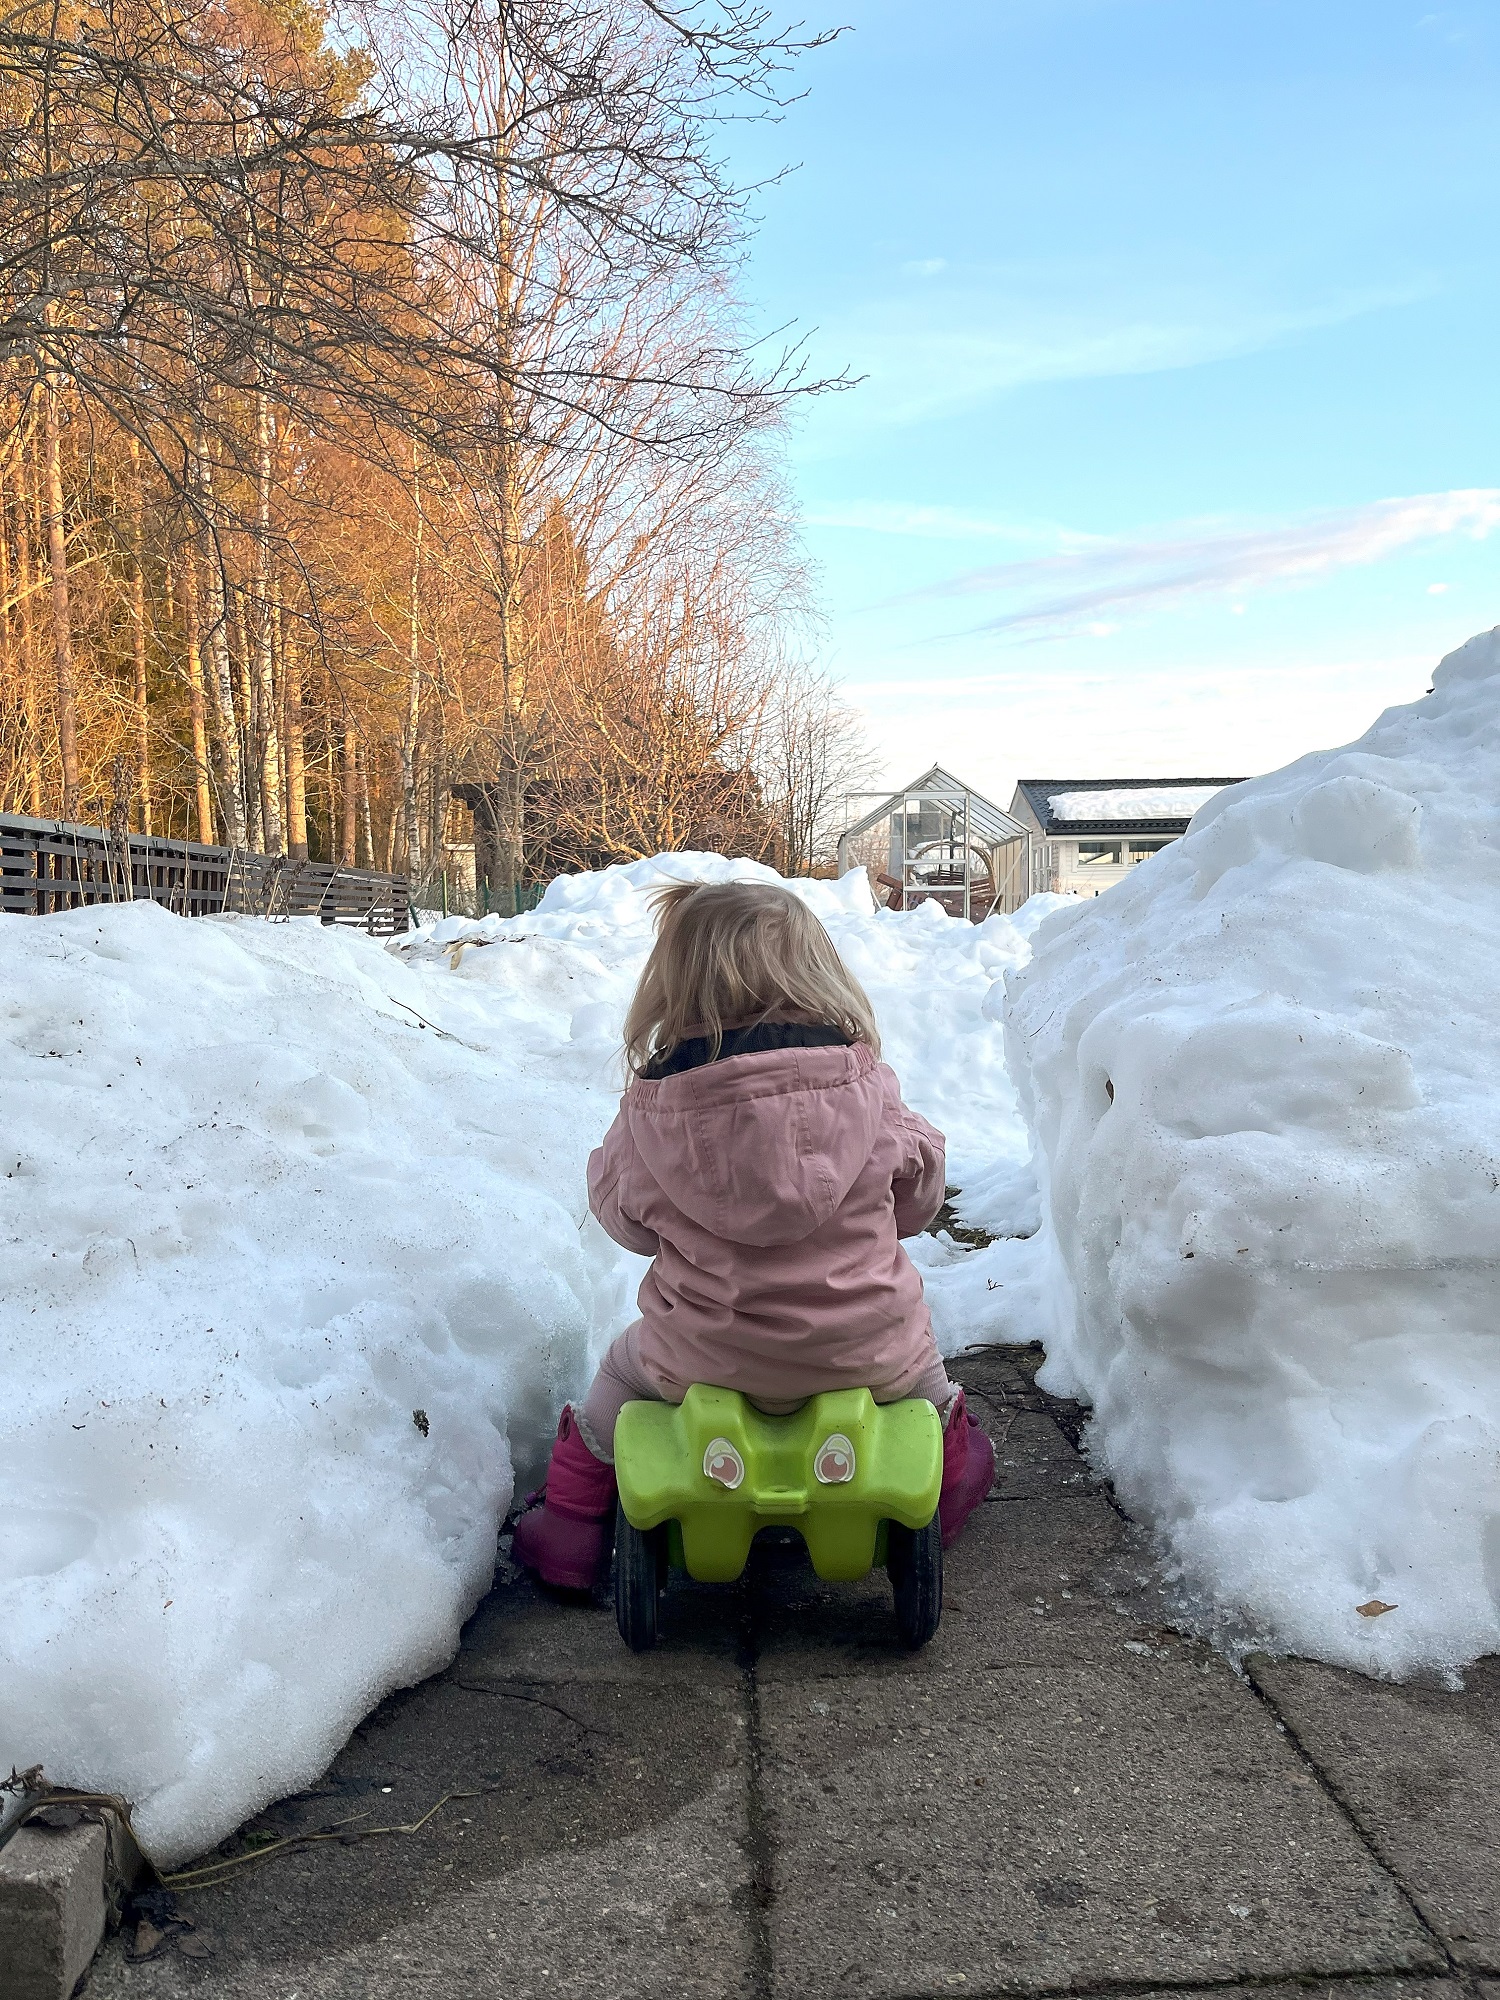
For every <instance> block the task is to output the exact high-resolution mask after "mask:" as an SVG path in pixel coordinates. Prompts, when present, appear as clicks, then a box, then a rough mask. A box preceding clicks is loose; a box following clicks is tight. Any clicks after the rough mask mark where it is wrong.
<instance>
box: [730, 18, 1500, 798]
mask: <svg viewBox="0 0 1500 2000" xmlns="http://www.w3.org/2000/svg"><path fill="white" fill-rule="evenodd" d="M841 18H844V19H847V20H848V21H849V22H850V24H851V28H852V32H851V33H849V34H847V35H845V36H843V37H842V38H840V40H839V41H838V42H837V43H836V44H834V45H833V46H832V47H830V48H828V49H826V50H823V51H821V52H819V53H818V54H816V55H815V56H813V57H812V58H810V59H809V60H808V62H807V64H806V76H805V80H806V82H807V83H808V85H809V86H810V90H809V95H808V96H807V98H806V99H805V100H804V101H803V102H801V103H799V104H798V105H796V106H795V107H793V108H792V110H791V111H790V112H789V114H788V116H787V117H786V119H785V120H784V122H783V123H782V124H780V125H779V126H777V127H774V128H770V129H762V130H760V131H757V132H753V133H751V134H748V135H746V136H745V137H743V138H742V140H741V141H740V142H739V150H740V152H741V154H742V159H741V164H742V165H743V164H744V163H745V161H746V160H748V161H750V162H751V163H758V162H762V161H764V162H771V161H775V160H781V159H785V160H789V161H796V162H799V163H800V166H799V170H798V171H797V172H796V173H795V174H793V175H792V176H790V177H789V179H788V180H787V181H786V182H784V183H783V184H782V185H781V186H779V187H777V188H775V189H772V190H769V191H767V192H766V193H765V194H764V195H763V196H762V197H761V199H760V209H761V213H762V216H763V221H762V225H761V229H760V232H759V235H758V237H757V239H756V243H755V247H754V251H753V255H752V258H751V262H750V265H749V268H748V272H747V280H748V285H749V289H750V292H751V296H752V298H753V300H754V302H755V305H756V308H757V310H758V312H760V313H761V314H762V315H764V316H766V318H767V319H768V320H775V321H779V320H795V321H796V322H798V324H799V325H800V326H802V327H803V328H806V329H811V352H812V356H813V360H814V362H815V364H816V366H817V367H818V368H819V369H820V370H824V371H831V370H835V369H837V368H839V367H842V366H844V365H846V364H847V365H848V366H849V368H850V369H851V371H852V372H854V373H857V374H861V375H863V376H864V377H865V378H866V379H865V380H864V381H863V383H862V384H861V385H860V386H859V387H858V388H855V389H852V390H850V391H848V392H846V393H844V394H842V395H838V396H832V397H829V398H827V399H825V400H823V401H821V402H820V403H818V404H816V405H815V406H813V407H812V408H810V409H809V410H808V411H806V412H805V413H804V415H803V416H802V418H801V419H800V421H799V423H798V426H797V430H796V435H795V440H794V446H793V471H794V479H795V486H796V492H797V497H798V502H799V505H800V507H801V509H802V513H803V518H804V522H805V532H806V539H807V544H808V547H809V550H810V552H811V553H812V555H813V557H814V558H815V560H816V562H817V564H818V566H819V568H820V570H821V574H822V583H823V597H824V603H825V606H826V609H827V612H828V617H829V626H828V647H827V657H828V659H829V661H830V663H831V665H832V666H833V668H834V669H835V671H836V672H837V673H838V674H839V675H840V676H841V677H842V679H843V680H844V681H845V683H846V685H847V686H848V688H849V690H850V692H851V694H852V695H853V696H854V697H855V699H857V700H858V701H859V703H860V704H861V705H862V706H863V707H864V708H865V709H866V711H867V713H868V714H869V717H870V721H871V728H872V734H873V736H874V739H875V741H876V744H877V746H878V748H879V750H880V752H881V754H882V756H883V757H884V759H885V763H886V775H887V776H888V777H889V778H890V779H891V780H892V781H894V782H899V781H900V780H901V779H903V778H905V777H907V776H910V775H913V774H914V773H915V772H916V771H917V770H919V769H921V768H922V766H923V765H924V764H925V763H927V762H929V761H931V759H932V758H934V757H936V758H940V759H941V760H942V761H944V762H945V763H948V764H950V765H951V766H952V767H954V768H955V769H957V770H958V771H959V772H960V773H961V774H962V775H964V776H966V777H967V778H969V779H970V781H971V782H973V783H975V784H978V785H980V786H982V787H984V788H986V789H990V788H993V789H995V790H996V791H998V792H1001V793H1004V794H1007V795H1008V788H1009V785H1010V783H1011V781H1012V780H1013V779H1014V778H1015V777H1016V776H1017V775H1027V776H1030V775H1041V776H1062V777H1086V776H1113V775H1115V774H1117V773H1119V774H1135V773H1141V774H1143V775H1173V774H1192V775H1197V774H1203V775H1220V774H1226V775H1227V774H1238V773H1240V772H1247V773H1248V772H1253V771H1258V770H1264V769H1269V768H1273V767H1274V766H1276V765H1278V764H1281V763H1284V762H1286V761H1287V760H1289V759H1290V758H1292V757H1294V756H1298V755H1300V754H1302V752H1304V751H1306V750H1311V749H1316V748H1319V747H1322V746H1324V745H1327V744H1331V743H1338V742H1341V741H1344V740H1346V739H1347V738H1349V737H1350V736H1352V735H1355V734H1357V733H1359V732H1361V731H1362V730H1363V729H1365V728H1366V727H1367V726H1368V725H1369V723H1370V722H1371V721H1372V720H1373V719H1374V717H1375V715H1376V714H1377V713H1378V712H1379V711H1380V709H1382V708H1383V707H1386V706H1387V705H1389V704H1390V703H1391V702H1393V701H1405V700H1410V699H1412V698H1414V697H1415V696H1417V695H1420V694H1421V693H1422V691H1423V690H1424V689H1425V688H1426V686H1427V685H1428V681H1429V678H1430V669H1431V667H1432V665H1433V663H1434V662H1435V661H1436V659H1437V658H1438V657H1439V656H1440V655H1441V653H1443V652H1444V651H1446V650H1448V649H1449V648H1451V647H1452V646H1454V645H1456V644H1458V643H1459V642H1461V641H1462V640H1463V639H1465V638H1466V637H1468V636H1469V634H1471V633H1472V632H1475V631H1478V630H1481V629H1483V628H1486V627H1488V626H1490V625H1493V624H1495V623H1497V622H1500V574H1497V556H1500V394H1497V389H1496V376H1497V370H1500V339H1497V331H1496V330H1497V328H1500V269H1497V260H1496V249H1497V245H1500V118H1497V116H1496V111H1495V106H1496V102H1497V85H1500V5H1497V4H1496V0H1485V4H1483V5H1475V4H1461V5H1457V6H1452V7H1446V8H1440V9H1437V10H1426V9H1424V8H1423V7H1422V6H1421V5H1418V4H1413V5H1407V6H1397V5H1393V4H1389V0H1296V4H1292V0H988V4H977V0H929V4H926V5H924V6H920V7H919V6H917V5H914V4H910V0H905V4H896V0H852V4H847V0H846V4H845V6H844V8H843V9H842V14H841Z"/></svg>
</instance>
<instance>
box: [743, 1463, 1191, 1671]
mask: <svg viewBox="0 0 1500 2000" xmlns="http://www.w3.org/2000/svg"><path fill="white" fill-rule="evenodd" d="M755 1557H756V1559H755V1561H754V1563H753V1564H752V1567H751V1571H750V1579H749V1587H750V1593H751V1607H752V1611H751V1615H752V1620H753V1624H754V1630H755V1635H756V1646H757V1658H756V1672H757V1674H758V1675H759V1676H760V1677H762V1678H763V1679H766V1680H770V1681H776V1680H785V1679H800V1678H804V1677H807V1676H815V1677H816V1676H823V1675H836V1674H861V1675H864V1674H873V1675H876V1676H889V1675H897V1676H901V1677H905V1678H911V1677H915V1678H919V1679H931V1678H932V1677H934V1676H935V1675H941V1674H944V1673H947V1672H951V1671H955V1670H967V1669H971V1668H978V1667H982V1666H988V1667H998V1666H1021V1665H1025V1664H1026V1663H1028V1662H1032V1661H1043V1660H1056V1661H1058V1662H1060V1663H1066V1662H1069V1661H1078V1660H1081V1659H1114V1658H1116V1657H1118V1656H1119V1655H1120V1654H1121V1653H1122V1652H1129V1651H1134V1652H1137V1653H1139V1652H1142V1651H1146V1652H1157V1651H1161V1650H1162V1649H1166V1650H1167V1651H1168V1652H1169V1653H1171V1654H1172V1655H1173V1656H1175V1655H1176V1654H1177V1653H1178V1652H1180V1651H1182V1650H1183V1648H1184V1646H1185V1645H1186V1647H1187V1649H1188V1650H1189V1651H1191V1652H1192V1654H1193V1657H1194V1658H1195V1659H1201V1660H1207V1659H1209V1658H1210V1657H1211V1655H1210V1654H1209V1653H1208V1652H1207V1651H1206V1649H1205V1648H1203V1647H1202V1646H1198V1645H1195V1644H1193V1643H1192V1642H1185V1641H1183V1640H1181V1639H1179V1637H1178V1635H1177V1634H1176V1633H1175V1632H1173V1631H1171V1630H1170V1629H1168V1628H1167V1627H1166V1626H1164V1625H1163V1624H1162V1623H1161V1622H1160V1617H1161V1612H1160V1605H1159V1601H1158V1599H1157V1597H1156V1596H1154V1595H1153V1594H1152V1591H1151V1590H1150V1588H1148V1586H1150V1585H1153V1584H1156V1583H1158V1582H1159V1579H1158V1578H1157V1575H1156V1572H1155V1570H1154V1567H1153V1566H1152V1565H1151V1561H1150V1555H1149V1550H1148V1549H1147V1547H1146V1545H1145V1544H1144V1542H1143V1539H1142V1537H1141V1536H1140V1534H1139V1532H1138V1531H1137V1530H1136V1529H1135V1528H1133V1527H1132V1526H1131V1524H1130V1523H1129V1522H1127V1521H1125V1520H1123V1519H1122V1518H1121V1516H1120V1515H1119V1514H1118V1513H1117V1512H1116V1510H1115V1509H1114V1508H1113V1507H1112V1506H1111V1505H1110V1504H1109V1503H1108V1501H1106V1500H1104V1499H1102V1498H1099V1497H1092V1498H1085V1499H1074V1498H1060V1499H1053V1500H1048V1501H1039V1500H1010V1501H998V1502H997V1501H991V1502H989V1503H988V1504H987V1505H985V1506H984V1507H982V1508H980V1509H979V1510H978V1511H977V1512H976V1513H975V1514H974V1515H973V1516H972V1517H971V1519H970V1521H969V1524H968V1526H967V1527H966V1528H965V1529H964V1532H963V1534H962V1536H961V1537H960V1539H959V1540H958V1542H957V1543H956V1544H955V1545H954V1547H953V1548H951V1549H950V1550H949V1551H948V1553H947V1556H946V1557H945V1559H944V1574H943V1619H942V1623H941V1625H940V1626H939V1628H938V1632H937V1636H936V1638H935V1639H934V1640H933V1641H932V1643H931V1644H930V1645H928V1646H926V1647H924V1648H923V1649H922V1651H921V1652H920V1653H907V1652H905V1651H903V1650H902V1649H901V1647H900V1646H899V1645H898V1644H897V1641H896V1637H895V1628H894V1625H893V1623H892V1619H891V1593H890V1586H889V1583H888V1582H887V1580H886V1578H885V1576H884V1574H883V1573H881V1572H879V1571H877V1572H875V1573H874V1574H873V1575H871V1576H869V1577H867V1578H865V1579H864V1580H863V1581H862V1582H860V1583H854V1584H828V1583H824V1582H822V1581H821V1579H820V1578H819V1577H817V1576H816V1575H815V1574H814V1573H813V1571H812V1569H811V1568H810V1567H809V1566H808V1565H807V1563H806V1562H805V1560H803V1559H802V1558H801V1557H800V1555H799V1554H798V1552H797V1551H796V1550H794V1549H792V1550H786V1551H779V1550H774V1549H767V1548H764V1547H758V1548H757V1550H756V1552H755Z"/></svg>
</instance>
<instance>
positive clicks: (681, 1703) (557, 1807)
mask: <svg viewBox="0 0 1500 2000" xmlns="http://www.w3.org/2000/svg"><path fill="white" fill-rule="evenodd" d="M745 1720H746V1718H745V1711H744V1705H743V1702H742V1701H741V1700H738V1699H733V1700H732V1699H730V1698H729V1697H728V1693H727V1691H726V1690H725V1689H723V1688H722V1687H719V1688H706V1689H704V1690H701V1691H697V1692H695V1691H693V1690H690V1689H688V1688H686V1687H683V1686H681V1685H664V1686H662V1687H660V1688H649V1687H642V1686H635V1685H631V1684H629V1683H622V1684H610V1683H606V1682H602V1681H597V1680H589V1679H582V1680H578V1681H574V1682H570V1683H554V1684H547V1683H540V1682H538V1683H533V1684H532V1685H530V1686H529V1687H527V1688H525V1689H519V1688H503V1689H502V1688H497V1687H494V1686H481V1685H478V1684H464V1683H461V1682H460V1681H458V1680H455V1679H453V1678H451V1677H444V1678H443V1679H440V1680H437V1681H430V1682H427V1683H426V1684H425V1685H424V1686H423V1687H421V1688H418V1689H415V1690H412V1691H411V1692H410V1693H409V1694H408V1695H406V1696H405V1697H398V1698H396V1699H394V1700H392V1701H390V1702H387V1703H385V1704H383V1705H382V1707H381V1708H380V1709H378V1710H377V1711H376V1713H375V1714H374V1715H373V1716H372V1717H371V1718H370V1719H369V1721H368V1722H366V1723H365V1724H364V1725H363V1726H362V1727H361V1728H360V1729H359V1730H358V1731H356V1733H355V1736H354V1738H353V1739H352V1741H351V1742H350V1743H349V1745H348V1746H347V1748H346V1749H345V1750H344V1751H343V1753H342V1754H341V1755H340V1757H339V1758H338V1759H337V1761H336V1762H335V1764H334V1765H333V1767H332V1769H331V1770H330V1772H329V1773H328V1775H327V1777H326V1779H325V1780H324V1781H323V1783H322V1784H321V1785H319V1786H318V1787H316V1788H315V1789H314V1791H312V1792H311V1793H306V1794H302V1795H300V1796H299V1797H297V1798H294V1799H291V1800H288V1801H285V1802H283V1803H282V1804H281V1805H278V1806H276V1807H274V1808H272V1809H271V1810H270V1811H269V1812H267V1813H265V1814H262V1815H260V1817H259V1818H258V1819H257V1820H256V1821H255V1822H253V1823H252V1824H251V1826H250V1827H249V1828H248V1829H246V1831H247V1832H248V1834H249V1835H250V1838H251V1840H252V1841H253V1840H255V1839H258V1838H262V1837H265V1836H267V1835H270V1836H276V1835H281V1834H286V1833H301V1832H306V1831H308V1830H310V1829H312V1828H313V1827H318V1826H330V1825H333V1824H334V1823H336V1822H337V1823H342V1824H344V1826H345V1829H346V1831H347V1832H348V1833H349V1835H350V1836H351V1838H352V1839H353V1841H354V1844H350V1845H343V1844H341V1842H340V1841H339V1840H331V1841H327V1842H321V1843H319V1844H317V1845H315V1846H312V1847H308V1848H304V1849H302V1850H300V1851H296V1852H292V1853H288V1854H282V1855H278V1856H275V1857H273V1858H271V1859H268V1860H266V1861H264V1862H261V1863H258V1864H255V1865H252V1866H248V1867H246V1868H245V1869H244V1870H243V1871H242V1872H241V1873H240V1874H239V1876H238V1877H237V1878H236V1879H234V1880H232V1881H231V1882H230V1883H229V1884H227V1885H226V1886H222V1887H217V1888H208V1889H199V1890H191V1889H186V1890H184V1891H182V1892H181V1895H180V1902H181V1905H182V1908H183V1910H184V1912H185V1913H186V1914H188V1915H190V1916H191V1918H192V1919H193V1922H194V1924H195V1930H194V1932H193V1933H192V1943H191V1949H193V1950H194V1951H198V1952H207V1953H210V1954H211V1956H207V1957H199V1958H195V1959H191V1960H189V1959H186V1958H185V1957H184V1949H185V1948H184V1947H181V1946H180V1945H179V1944H178V1943H176V1942H175V1941H174V1942H173V1943H172V1944H169V1946H168V1947H167V1948H166V1949H165V1951H164V1952H163V1954H162V1956H161V1957H160V1958H158V1959H152V1960H150V1961H148V1962H146V1963H145V1964H132V1963H130V1962H129V1961H128V1959H127V1957H126V1955H125V1946H124V1943H123V1942H122V1941H120V1940H116V1941H115V1942H114V1943H113V1944H111V1945H110V1946H108V1947H106V1950H105V1952H104V1953H103V1954H102V1955H101V1957H100V1959H99V1960H98V1961H97V1962H96V1965H95V1969H94V1972H93V1974H92V1975H91V1978H90V1982H89V1985H88V1987H87V1992H88V1994H89V1995H90V1996H95V1995H100V1996H103V1995H109V1996H114V1995H121V1996H124V1995H130V1996H134V1997H135V2000H153V1997H154V1996H156V1995H158V1994H160V1995H175V1994H177V1993H185V1992H187V1991H189V1990H191V1991H192V1992H194V1993H195V1994H198V1995H202V1996H204V2000H213V1997H216V1996H223V2000H251V1996H254V2000H276V1996H281V2000H288V1996H290V1995H291V1994H292V1993H293V1992H295V1993H297V1994H299V1995H300V1996H301V2000H356V1996H358V2000H367V1996H374V1995H386V1994H398V1993H399V1994H401V1995H408V1994H420V1995H424V1996H426V1995H429V1994H430V1995H432V1996H433V2000H437V1996H438V1995H442V1996H444V2000H450V1996H451V2000H458V1996H469V1995H473V1996H476V2000H478V1996H489V1995H491V1994H493V1995H496V1996H499V1995H505V1996H507V2000H510V1996H524V2000H531V1996H533V1995H542V1994H554V1993H563V1994H566V1995H569V1996H572V1995H575V1994H576V1995H579V1996H584V1995H589V1996H592V1995H595V1994H597V1995H599V1996H601V2000H602V1996H614V1995H639V1996H642V2000H644V1996H648V1995H649V1996H654V1995H657V1994H665V1993H668V1992H671V1993H682V1994H684V1995H691V1996H694V2000H699V1996H701V2000H729V1996H735V2000H739V1996H745V1995H748V1994H749V1993H750V1992H751V1991H752V1990H753V1986H754V1967H755V1965H756V1963H757V1958H756V1952H757V1942H756V1940H757V1936H758V1931H757V1914H756V1902H755V1896H754V1893H753V1868H752V1865H751V1863H750V1861H749V1860H748V1859H747V1853H748V1851H749V1843H748V1839H747V1828H748V1802H747V1776H748V1757H747V1752H746V1727H745ZM387 1787H389V1788H390V1789H389V1790H387V1789H386V1788H387ZM448 1791H472V1792H475V1793H477V1794H478V1796H475V1797H472V1798H461V1799H454V1800H452V1801H451V1802H450V1803H449V1804H448V1805H446V1806H444V1807H443V1808H442V1809H441V1810H440V1811H439V1812H438V1813H437V1814H436V1815H435V1816H434V1817H433V1819H431V1820H430V1821H429V1822H428V1824H427V1826H426V1827H425V1828H423V1830H422V1831H421V1832H420V1833H415V1834H411V1835H400V1834H394V1835H388V1836H378V1835H375V1836H369V1837H365V1838H358V1836H359V1835H361V1834H362V1833H363V1832H364V1830H365V1829H366V1828H368V1827H371V1826H377V1825H382V1824H391V1823H410V1822H411V1821H413V1820H415V1819H416V1818H417V1817H418V1816H419V1815H420V1814H421V1813H422V1812H424V1811H425V1810H426V1809H427V1808H428V1807H429V1806H431V1805H432V1804H434V1803H435V1802H436V1801H437V1800H439V1799H440V1798H442V1796H443V1795H444V1793H445V1792H448ZM355 1814H364V1815H366V1817H363V1818H358V1819H356V1818H354V1817H353V1816H354V1815H355ZM228 1845H229V1848H230V1850H231V1851H236V1850H238V1849H242V1848H243V1847H244V1843H229V1844H228ZM246 1851H247V1850H246Z"/></svg>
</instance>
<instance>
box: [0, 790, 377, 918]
mask: <svg viewBox="0 0 1500 2000" xmlns="http://www.w3.org/2000/svg"><path fill="white" fill-rule="evenodd" d="M410 888H411V885H410V884H409V882H408V881H407V879H406V877H405V876H404V875H378V874H375V873H374V872H373V871H372V870H370V869H365V868H344V867H340V866H337V865H335V864H334V863H332V862H328V861H291V860H288V859H287V858H286V857H285V856H283V855H269V854H250V853H248V852H246V850H244V849H243V848H230V847H201V846H199V844H198V843H197V842H196V841H192V840H162V839H159V838H158V837H156V836H155V835H147V834H143V833H132V834H112V833H110V832H108V831H106V830H105V829H104V828H101V827H97V826H68V825H65V824H64V823H63V822H62V821H61V820H43V819H10V818H6V817H3V816H0V911H10V912H14V913H15V914H17V915H21V916H32V917H45V916H50V915H51V914H52V913H53V912H54V911H56V910H77V909H82V908H84V907H85V906H87V905H89V904H93V903H130V902H146V901H149V902H153V903H161V904H163V905H164V906H165V907H166V908H167V909H169V910H175V911H176V912H177V913H178V915H179V916H184V917H208V916H219V915H221V914H222V913H223V912H225V911H233V912H235V913H237V914H239V915H242V916H257V917H319V918H321V919H322V921H323V922H324V923H325V924H351V925H357V926H358V927H359V928H360V929H361V930H367V931H369V932H370V934H371V935H372V936H374V937H389V936H390V935H391V934H392V932H395V931H404V930H405V929H406V928H407V926H408V923H409V917H408V910H409V906H410V900H411V896H410Z"/></svg>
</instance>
